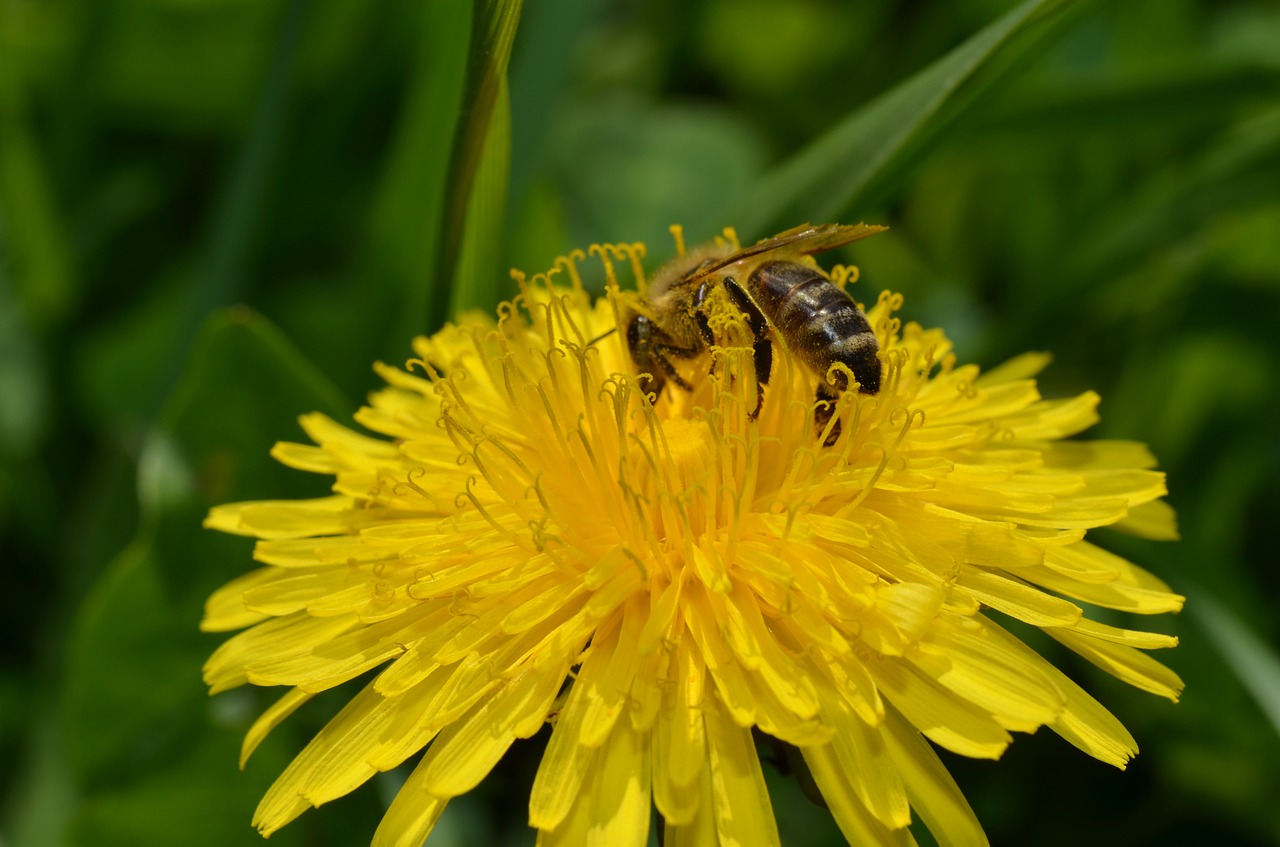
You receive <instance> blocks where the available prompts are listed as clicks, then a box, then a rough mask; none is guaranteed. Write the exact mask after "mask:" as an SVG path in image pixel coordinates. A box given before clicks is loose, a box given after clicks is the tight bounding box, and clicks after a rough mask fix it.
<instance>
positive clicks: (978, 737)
mask: <svg viewBox="0 0 1280 847" xmlns="http://www.w3.org/2000/svg"><path fill="white" fill-rule="evenodd" d="M870 670H871V674H872V676H873V677H874V678H875V680H876V683H877V684H878V685H879V687H880V690H881V692H883V693H884V695H885V697H886V698H888V700H889V702H890V703H892V704H893V705H894V706H895V707H896V708H897V709H898V710H899V711H901V712H902V714H903V715H904V716H905V717H906V719H907V720H908V721H910V722H911V724H912V725H913V726H915V727H916V728H917V729H918V730H919V731H920V732H922V733H924V734H925V735H926V736H927V737H928V738H929V740H931V741H933V742H934V743H935V744H937V745H939V746H940V747H945V748H946V749H948V750H950V751H951V752H953V753H959V754H960V755H961V756H969V757H971V758H974V759H998V758H1000V754H1001V753H1003V752H1004V749H1005V748H1006V747H1008V746H1009V744H1010V742H1012V741H1013V739H1012V738H1011V737H1010V735H1009V733H1008V732H1006V731H1005V730H1004V728H1003V727H1001V726H1000V724H998V723H997V722H996V721H995V719H994V718H992V717H991V716H990V715H988V714H985V713H983V712H982V711H981V710H979V709H978V708H977V707H976V706H974V705H972V704H970V703H969V702H967V701H965V700H961V699H960V698H958V697H957V696H956V695H955V694H953V693H951V692H950V691H946V690H945V689H942V688H941V687H940V686H939V685H938V684H937V683H935V682H933V681H932V680H930V679H929V678H928V677H926V676H924V675H923V674H921V673H920V672H918V671H915V670H914V669H913V668H912V667H911V666H910V665H909V664H907V663H905V662H903V661H902V660H900V659H893V658H885V659H882V660H880V661H878V662H875V663H874V664H872V665H871V666H870Z"/></svg>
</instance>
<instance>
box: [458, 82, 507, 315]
mask: <svg viewBox="0 0 1280 847" xmlns="http://www.w3.org/2000/svg"><path fill="white" fill-rule="evenodd" d="M510 171H511V96H510V94H509V93H508V90H507V85H506V82H505V81H504V82H503V84H502V86H501V88H500V89H499V92H498V100H497V102H496V103H495V104H494V106H493V117H492V119H491V120H490V121H489V134H488V138H487V139H486V140H485V144H484V157H483V158H482V159H481V160H480V167H479V168H478V169H477V170H476V179H475V183H474V184H473V185H472V190H471V202H470V204H469V205H468V206H467V226H466V232H465V233H464V235H463V241H462V255H461V257H460V258H459V261H458V272H457V282H456V283H455V284H454V286H453V292H452V296H451V297H450V299H449V316H450V317H456V316H457V315H458V314H460V313H461V312H462V311H463V310H466V309H481V310H483V311H486V312H487V311H492V309H493V307H494V306H495V305H496V304H497V301H498V298H499V294H498V292H499V286H500V285H501V283H502V280H501V277H500V275H499V273H500V270H501V269H500V268H499V266H498V265H499V263H500V262H501V261H502V257H503V256H504V252H503V244H504V243H505V238H504V237H503V235H504V233H505V232H506V227H507V199H508V198H507V190H508V176H509V174H510Z"/></svg>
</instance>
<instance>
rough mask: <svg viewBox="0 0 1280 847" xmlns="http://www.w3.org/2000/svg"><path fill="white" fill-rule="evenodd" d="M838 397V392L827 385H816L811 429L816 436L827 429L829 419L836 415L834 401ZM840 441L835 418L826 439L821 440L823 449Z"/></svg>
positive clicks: (838, 428) (837, 419) (837, 423)
mask: <svg viewBox="0 0 1280 847" xmlns="http://www.w3.org/2000/svg"><path fill="white" fill-rule="evenodd" d="M839 397H840V394H839V392H837V391H836V390H835V389H834V388H831V387H830V386H828V385H823V384H822V383H821V382H819V383H818V390H817V391H816V392H815V393H814V401H815V402H814V407H813V429H814V432H815V433H816V434H818V435H821V434H822V431H823V430H824V429H826V428H827V424H828V423H830V422H831V418H832V416H833V415H835V413H836V400H837V399H838V398H839ZM839 439H840V419H839V418H836V420H835V422H834V423H832V424H831V431H830V432H828V433H827V437H826V438H825V439H824V440H823V442H822V446H823V447H830V446H831V445H833V444H835V443H836V441H838V440H839Z"/></svg>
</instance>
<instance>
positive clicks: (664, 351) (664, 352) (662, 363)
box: [653, 343, 698, 391]
mask: <svg viewBox="0 0 1280 847" xmlns="http://www.w3.org/2000/svg"><path fill="white" fill-rule="evenodd" d="M653 352H654V354H655V355H654V357H653V361H654V363H655V364H657V366H658V367H659V368H661V369H662V372H663V377H664V381H665V380H666V379H670V380H671V381H672V382H674V383H675V384H676V385H678V386H680V387H681V388H683V389H684V390H685V391H692V390H693V386H692V385H690V384H689V381H688V380H686V379H685V378H684V377H682V376H680V372H679V371H677V370H676V366H675V365H673V364H671V359H672V358H673V357H674V358H676V359H692V358H693V357H694V356H697V355H698V351H697V350H693V349H690V348H687V347H677V346H675V345H674V344H663V343H658V344H655V345H654V347H653Z"/></svg>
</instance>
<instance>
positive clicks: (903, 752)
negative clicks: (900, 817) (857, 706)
mask: <svg viewBox="0 0 1280 847" xmlns="http://www.w3.org/2000/svg"><path fill="white" fill-rule="evenodd" d="M884 739H885V743H886V748H887V750H888V752H889V756H890V758H891V759H893V761H894V764H895V765H896V766H897V769H898V773H899V774H900V775H901V776H902V782H903V785H904V786H905V788H906V791H907V796H908V797H910V798H911V807H912V808H913V809H915V810H916V812H918V813H919V815H920V818H921V819H922V820H923V821H924V823H925V825H926V826H927V827H929V831H930V832H931V833H933V837H934V838H936V839H937V840H938V844H939V845H941V847H987V844H988V843H989V842H988V841H987V836H986V833H984V832H983V831H982V825H981V824H980V823H978V819H977V817H975V816H974V814H973V809H972V808H970V806H969V803H968V802H967V801H966V800H965V799H964V795H963V794H961V793H960V789H959V787H957V786H956V783H955V780H953V779H952V778H951V774H949V773H947V769H946V767H945V766H944V765H943V764H942V762H941V761H940V760H939V759H938V754H937V753H935V752H933V749H932V748H931V747H930V746H929V744H928V743H927V742H926V741H925V740H924V739H923V738H921V737H920V734H919V733H918V732H917V731H916V730H915V729H913V728H912V727H911V726H909V725H908V723H907V721H906V720H904V719H903V718H902V716H900V715H899V714H897V713H896V712H892V711H891V712H889V713H888V714H887V715H885V722H884Z"/></svg>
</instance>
